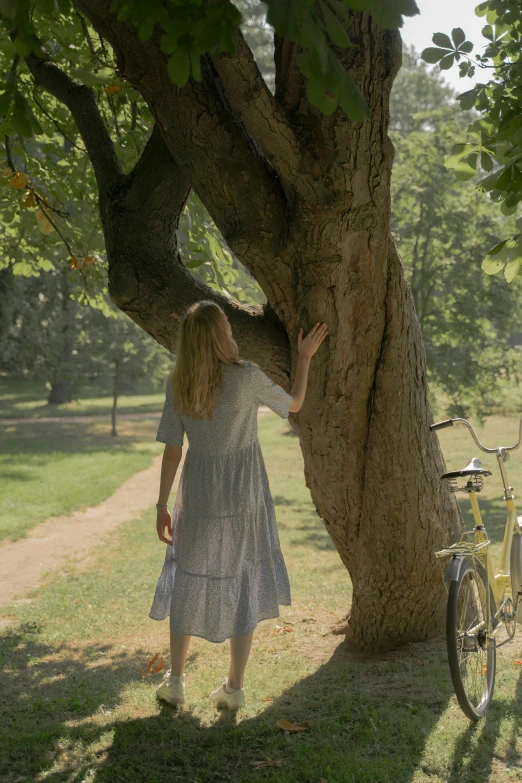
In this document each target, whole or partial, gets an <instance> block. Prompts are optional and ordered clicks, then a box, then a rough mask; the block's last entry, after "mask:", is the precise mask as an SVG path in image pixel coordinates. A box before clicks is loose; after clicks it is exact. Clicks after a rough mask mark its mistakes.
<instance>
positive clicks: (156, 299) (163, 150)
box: [102, 125, 290, 387]
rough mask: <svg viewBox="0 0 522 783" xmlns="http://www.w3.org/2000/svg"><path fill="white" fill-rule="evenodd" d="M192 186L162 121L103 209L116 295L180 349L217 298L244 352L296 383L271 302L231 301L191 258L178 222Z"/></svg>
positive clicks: (164, 340)
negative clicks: (194, 319)
mask: <svg viewBox="0 0 522 783" xmlns="http://www.w3.org/2000/svg"><path fill="white" fill-rule="evenodd" d="M189 192H190V185H189V182H188V180H187V179H186V178H185V176H184V175H183V172H182V171H181V169H180V167H179V166H178V164H177V163H176V161H175V160H174V158H173V157H172V155H171V154H170V152H169V150H168V148H167V146H166V143H165V140H164V138H163V135H162V132H161V129H160V128H159V126H158V125H156V126H155V127H154V130H153V132H152V134H151V137H150V139H149V141H148V143H147V146H146V147H145V150H144V151H143V154H142V156H141V158H140V160H139V161H138V163H137V164H136V166H135V167H134V169H133V171H132V172H131V173H130V174H128V175H127V176H126V177H124V178H123V180H122V184H121V187H120V188H119V189H118V191H117V192H116V193H115V194H114V198H113V199H111V201H110V202H109V203H107V204H106V205H105V207H104V208H103V209H102V219H103V223H104V230H105V237H106V247H107V255H108V259H109V291H110V294H111V297H112V299H113V301H114V302H115V303H116V304H117V305H118V307H119V308H120V309H122V310H123V311H124V312H126V313H127V315H129V316H130V317H131V318H132V319H133V320H134V321H135V322H136V323H137V324H139V325H140V326H141V327H142V328H144V329H145V330H146V331H147V332H148V333H149V334H151V335H152V336H153V337H154V338H155V339H156V340H157V341H158V342H159V343H161V344H162V345H164V346H165V347H166V348H168V349H169V350H170V351H173V350H174V348H175V344H176V339H177V333H178V328H179V324H180V322H181V318H182V316H183V314H184V312H185V310H186V308H187V307H189V306H190V305H191V304H194V303H195V302H198V301H201V300H202V299H210V300H212V301H214V302H216V303H217V304H219V305H220V307H222V309H223V310H224V311H225V313H226V314H227V316H228V318H229V320H230V323H231V325H232V328H233V329H234V335H235V339H236V342H237V344H238V347H239V352H240V354H241V356H244V357H248V358H250V359H252V360H253V361H256V362H258V363H259V364H262V365H263V367H265V368H266V370H267V372H268V373H269V374H270V375H271V377H272V378H273V379H274V380H276V382H278V383H280V384H281V385H283V386H285V387H288V385H289V373H290V346H289V342H288V335H287V333H286V331H285V329H284V328H283V326H282V325H281V323H280V321H279V319H278V318H277V316H276V315H275V313H273V311H272V310H271V308H270V307H269V306H267V305H265V306H264V307H259V306H254V307H247V306H245V305H242V304H240V303H239V302H235V301H233V300H230V299H228V298H226V297H225V296H223V295H221V294H219V293H218V292H217V291H214V290H213V289H212V288H210V287H209V286H207V285H206V284H205V283H204V282H203V281H201V280H199V279H198V278H197V277H195V276H194V275H193V274H192V273H191V272H190V270H188V269H187V268H186V267H185V265H184V264H183V262H182V260H181V258H180V255H179V252H178V248H177V241H176V228H177V226H178V222H179V216H180V214H181V211H182V210H183V207H184V205H185V202H186V199H187V197H188V194H189Z"/></svg>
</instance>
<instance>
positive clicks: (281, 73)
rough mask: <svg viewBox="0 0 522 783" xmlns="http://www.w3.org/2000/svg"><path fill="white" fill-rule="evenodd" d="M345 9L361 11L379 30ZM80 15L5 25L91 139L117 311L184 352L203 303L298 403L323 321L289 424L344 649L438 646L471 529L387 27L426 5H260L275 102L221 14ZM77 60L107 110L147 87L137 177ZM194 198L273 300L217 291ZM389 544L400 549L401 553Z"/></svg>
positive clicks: (126, 123) (36, 76)
mask: <svg viewBox="0 0 522 783" xmlns="http://www.w3.org/2000/svg"><path fill="white" fill-rule="evenodd" d="M354 5H357V6H358V7H359V8H360V7H363V6H366V7H369V6H370V5H371V8H372V15H370V13H369V12H368V11H364V12H360V11H354V10H353V8H352V7H350V6H354ZM412 6H413V8H412ZM76 8H77V9H78V11H79V12H80V13H81V14H85V17H86V19H87V20H89V21H88V22H87V21H85V20H84V21H83V22H82V20H81V19H79V18H78V16H77V15H71V16H68V17H67V19H66V18H65V17H64V15H63V11H62V16H61V17H58V13H57V12H52V9H47V10H45V12H44V13H41V8H37V9H36V10H35V11H34V13H33V15H32V17H31V18H32V21H33V25H34V26H33V28H32V29H30V30H29V32H28V33H27V28H26V27H25V26H24V21H23V19H22V18H21V17H20V16H19V15H18V11H17V13H16V14H15V15H14V16H13V17H12V18H11V19H10V20H7V26H8V27H9V29H10V31H11V37H12V39H14V42H15V45H16V46H17V47H18V55H19V57H21V58H22V59H21V61H20V62H19V63H18V66H17V68H18V70H19V72H20V74H23V77H20V79H19V82H17V84H19V85H22V83H23V78H25V79H26V80H27V89H28V92H27V97H26V96H25V93H24V97H26V101H27V103H28V105H29V108H30V110H31V112H33V113H34V116H35V117H37V119H38V122H39V123H40V124H41V125H42V129H43V128H44V125H45V126H46V127H47V123H46V122H45V121H44V118H42V116H41V114H40V113H38V107H37V106H36V107H35V104H33V103H31V102H30V99H32V92H34V93H35V94H36V95H37V96H38V97H39V99H40V102H41V101H42V100H43V101H44V102H45V101H48V103H46V104H45V105H46V110H48V109H47V106H49V105H50V104H51V105H54V101H56V102H57V103H60V102H61V103H63V104H64V105H65V106H67V108H68V109H69V110H70V112H71V115H72V118H73V120H74V122H75V123H76V128H77V131H75V130H74V126H73V123H72V122H71V123H70V124H69V125H68V128H69V129H70V131H71V132H72V133H73V135H74V138H73V140H74V141H75V142H76V141H77V140H78V133H79V134H80V136H81V140H82V142H83V144H84V145H85V147H86V148H87V150H88V152H89V156H90V159H91V162H92V166H93V170H94V174H95V177H96V182H97V186H98V190H99V203H100V217H101V221H102V225H103V229H104V237H105V245H106V252H107V259H108V266H109V291H110V294H111V297H112V299H113V300H114V301H115V303H116V304H117V305H118V307H119V308H120V309H122V310H123V311H124V312H126V313H127V314H128V315H129V316H130V317H131V318H132V319H133V320H134V321H135V322H136V323H138V324H139V325H141V326H142V327H143V328H144V329H145V330H146V331H148V332H149V334H151V335H153V336H154V337H155V338H156V339H157V340H158V342H160V343H161V344H163V345H165V346H166V347H170V348H172V347H173V346H174V341H175V338H176V333H177V324H178V323H179V317H180V316H181V314H182V312H183V311H184V309H185V307H186V306H187V305H188V304H190V303H192V302H194V301H197V300H199V299H201V298H202V297H209V298H213V299H214V300H215V301H217V302H219V303H220V304H221V305H222V306H223V308H224V309H225V311H226V312H227V315H228V316H229V319H230V321H231V323H232V326H233V328H234V332H235V334H236V336H237V340H238V343H239V348H240V352H241V354H242V355H243V356H247V357H249V358H251V359H253V360H254V361H257V362H258V363H259V364H260V365H261V366H262V367H263V368H264V369H265V370H266V371H267V372H268V373H269V374H270V375H271V377H272V378H274V380H276V381H278V382H279V383H281V384H282V385H283V386H285V387H286V388H289V383H290V378H291V375H292V371H293V368H294V367H295V362H296V359H297V356H296V345H297V331H298V329H299V328H300V327H301V326H304V328H305V329H308V328H309V327H310V326H311V325H312V324H313V323H315V322H316V321H318V320H321V321H323V320H324V321H327V322H328V323H329V326H330V329H331V331H330V335H331V336H330V338H329V341H328V344H327V345H326V344H325V346H324V348H323V349H322V353H320V354H319V355H318V357H317V359H316V361H315V363H314V365H313V368H312V372H311V374H310V379H309V386H308V393H307V401H306V404H305V406H304V407H303V409H302V410H301V411H300V413H299V415H298V416H292V424H293V426H294V428H295V429H296V431H297V432H298V434H299V437H300V443H301V448H302V451H303V455H304V460H305V476H306V482H307V485H308V486H309V488H310V490H311V494H312V498H313V500H314V503H315V505H316V508H317V510H318V512H319V514H320V516H321V517H322V518H323V519H324V521H325V524H326V527H327V529H328V530H329V532H330V535H331V536H332V538H333V540H334V542H335V544H336V546H337V549H338V551H339V554H340V556H341V558H342V561H343V563H344V564H345V565H346V566H347V568H348V569H349V571H350V574H351V576H352V581H353V586H354V591H353V600H352V606H351V613H350V618H349V623H348V624H347V626H346V628H345V632H346V634H347V641H348V643H349V644H350V645H351V646H353V647H356V648H358V649H367V650H368V649H387V648H391V647H394V646H396V645H398V644H402V643H405V642H408V641H413V640H418V639H424V638H427V637H429V636H430V635H432V634H433V633H438V631H439V629H440V626H441V622H442V617H443V613H444V604H445V591H444V587H443V585H442V584H441V581H440V572H439V569H438V567H437V565H436V563H435V560H434V557H433V550H434V549H436V548H437V547H438V546H441V545H443V544H445V543H449V540H450V539H452V538H453V537H454V536H455V534H456V529H457V528H458V526H459V521H458V515H457V511H456V508H455V505H454V504H453V503H452V501H451V499H450V496H449V494H448V493H447V492H446V490H445V489H444V487H442V488H441V483H440V480H439V474H440V472H442V469H443V465H442V460H441V456H440V452H439V449H438V445H437V441H436V438H435V437H433V436H432V434H431V433H430V432H429V424H430V423H431V421H432V414H431V410H430V407H429V401H428V390H427V381H426V370H425V362H424V353H423V349H422V341H421V334H420V329H419V325H418V321H417V319H416V316H415V310H414V306H413V300H412V298H411V294H410V292H409V289H408V286H407V283H406V280H405V278H404V274H403V269H402V266H401V263H400V260H399V257H398V255H397V251H396V249H395V245H394V242H393V240H392V238H391V237H390V232H389V227H390V226H389V221H390V172H391V165H392V158H393V153H392V148H391V145H390V144H389V141H388V139H387V129H388V115H389V110H388V105H389V94H390V90H391V86H392V82H393V79H394V77H395V75H396V73H397V71H398V69H399V66H400V40H399V36H398V34H397V33H396V32H394V31H393V30H391V29H385V27H383V26H382V25H383V24H384V25H386V24H388V25H390V26H391V27H393V26H394V25H396V24H398V22H399V21H400V11H401V10H407V11H408V10H409V11H410V12H412V10H415V7H414V4H412V3H408V2H406V3H403V4H402V5H401V3H393V4H390V3H382V2H378V1H377V0H374V2H372V3H371V4H370V3H369V2H368V3H364V2H360V1H359V0H357V3H355V0H353V1H352V0H350V2H347V3H341V2H336V0H331V1H330V0H329V2H328V3H321V4H315V3H312V2H309V3H308V2H306V3H281V2H278V3H275V2H271V3H269V4H268V8H269V21H270V22H271V23H272V25H273V26H274V27H275V31H276V35H275V43H274V52H275V57H274V64H275V94H274V95H272V93H271V92H270V90H269V89H268V87H267V86H266V84H265V82H264V81H263V79H262V77H261V75H260V73H259V70H258V68H257V65H256V63H255V61H254V59H253V57H252V53H251V51H250V49H249V48H248V46H247V45H246V43H245V41H244V38H243V37H242V35H241V34H240V33H239V31H238V29H237V21H235V20H236V19H237V16H236V15H235V9H233V7H232V6H231V4H230V3H226V2H224V0H222V1H221V2H215V3H203V4H201V6H190V7H189V5H188V4H186V3H178V4H174V3H172V4H166V5H163V4H150V3H147V4H144V3H142V2H137V3H136V2H130V1H129V2H126V3H124V4H122V5H121V6H117V7H114V6H112V5H111V3H110V2H109V0H82V2H78V3H77V4H76ZM17 9H18V4H17ZM150 9H152V10H150ZM180 14H181V15H182V14H185V16H180ZM390 16H391V17H393V19H390ZM211 17H213V24H212V26H209V19H211ZM180 20H181V21H180ZM183 20H185V21H184V25H183V24H182V22H183ZM187 20H188V21H187ZM218 21H219V24H218ZM85 25H86V26H87V28H86V29H87V32H88V35H87V34H86V32H85ZM27 35H28V36H29V38H28V37H27ZM30 36H35V37H33V38H31V37H30ZM89 40H90V41H91V44H92V47H93V51H90V50H89ZM71 44H73V46H71ZM224 49H226V51H223V50H224ZM203 52H204V53H203ZM15 59H16V57H15V58H13V63H14V61H15ZM86 62H89V63H92V65H91V66H90V67H89V68H88V70H89V73H90V74H91V75H92V74H94V77H95V78H98V77H99V76H100V75H101V76H102V77H103V78H105V74H106V73H107V71H104V69H109V71H110V73H111V84H110V85H105V86H107V87H108V86H110V87H111V88H112V87H114V88H116V87H119V88H120V90H119V91H118V90H114V92H113V94H116V93H118V94H119V93H123V94H124V93H125V90H127V89H130V90H134V91H136V92H137V93H139V95H140V96H141V97H140V98H135V100H136V102H137V110H136V111H138V113H139V116H140V117H142V118H143V119H145V118H147V117H148V116H150V117H152V118H153V119H154V126H153V128H150V122H149V124H148V127H149V133H150V136H149V138H148V140H147V143H146V146H145V148H144V149H143V152H142V153H141V156H140V157H139V159H138V161H137V162H136V163H131V162H130V161H129V158H127V157H126V155H127V153H128V151H129V150H130V149H132V145H131V144H130V143H128V141H130V140H131V139H132V136H127V129H128V132H129V133H132V132H133V131H131V125H132V111H131V109H130V107H129V106H126V105H125V104H123V105H122V106H121V108H118V106H116V109H115V112H116V117H117V119H118V129H116V126H115V122H114V115H113V114H112V111H111V113H110V114H107V116H106V112H105V109H104V108H102V109H100V108H99V106H100V103H101V102H102V101H103V100H105V98H104V95H106V94H107V93H105V92H104V88H103V87H102V86H96V85H95V86H94V88H90V87H89V86H88V85H87V84H86V81H85V78H84V76H82V70H85V65H84V63H86ZM80 63H81V65H80ZM187 66H188V67H187ZM79 70H80V73H79ZM10 89H11V92H13V90H14V88H13V87H12V86H11V87H10ZM21 89H22V87H21V86H19V87H18V86H17V94H18V93H19V92H20V90H21ZM6 92H7V90H6ZM102 93H103V94H102ZM46 94H50V95H51V96H52V99H48V98H47V97H46ZM131 95H132V94H131ZM132 99H134V96H133V98H132ZM14 101H15V98H14V97H13V95H11V97H10V98H9V107H8V110H7V115H6V116H7V120H6V122H9V123H10V125H9V128H10V130H12V122H13V119H14V118H15V116H16V118H18V117H19V115H20V109H19V108H17V109H16V110H15V106H14ZM19 105H20V99H18V104H17V106H19ZM42 105H44V104H42ZM102 105H103V106H104V104H102ZM118 111H119V112H120V113H121V116H122V119H121V122H120V121H119V118H120V114H118ZM49 113H50V114H51V116H52V113H51V112H49ZM147 113H148V114H147ZM111 115H112V121H111V120H110V117H111ZM366 118H367V121H366V122H364V123H363V122H362V121H363V120H364V119H366ZM29 121H30V122H31V123H32V119H31V116H29ZM145 127H147V125H146V124H145ZM19 130H20V128H19ZM31 130H32V126H31ZM118 131H119V136H118ZM15 132H17V131H16V128H15ZM53 132H54V131H53ZM20 148H21V149H20V151H19V154H20V155H23V145H20ZM191 190H194V191H195V192H196V193H197V195H198V197H199V198H200V200H201V202H202V203H203V204H204V205H205V207H206V208H207V210H208V212H209V214H210V215H211V217H212V220H213V221H214V223H215V224H216V226H217V227H218V229H219V230H220V231H221V233H222V235H223V237H224V239H225V240H226V242H227V244H228V247H229V248H230V250H231V252H232V253H233V254H234V255H235V257H236V258H237V259H239V260H240V261H241V263H242V264H243V265H244V266H245V267H246V268H247V269H248V270H249V272H250V273H251V274H252V275H253V276H254V278H255V279H256V280H257V282H258V283H259V285H260V287H261V289H262V290H263V293H264V294H265V296H266V299H267V304H266V305H264V306H261V307H259V306H257V307H256V306H249V307H247V306H244V305H241V303H240V302H236V301H235V300H234V301H232V300H230V299H229V298H228V297H226V296H224V295H221V294H218V292H217V291H216V290H215V289H213V288H211V287H209V286H207V285H206V284H204V283H203V281H202V280H200V279H199V278H198V277H197V276H196V275H194V274H193V273H192V272H191V270H190V269H189V268H187V266H186V264H185V263H184V262H183V257H182V255H181V254H180V251H179V246H178V243H177V238H176V230H177V228H178V225H179V219H180V215H181V213H182V211H183V208H184V206H185V203H186V200H187V198H188V195H189V193H190V191H191ZM81 260H84V258H83V257H81V258H79V261H81ZM91 266H92V265H91ZM419 465H422V466H423V472H422V475H419V470H418V466H419ZM419 519H422V520H423V523H422V524H419ZM390 531H393V541H394V542H396V541H400V542H402V543H403V546H402V551H401V556H400V557H399V558H398V557H396V554H397V550H396V549H395V546H391V545H390V543H391V535H390ZM420 586H422V587H421V588H420Z"/></svg>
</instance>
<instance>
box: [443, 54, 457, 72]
mask: <svg viewBox="0 0 522 783" xmlns="http://www.w3.org/2000/svg"><path fill="white" fill-rule="evenodd" d="M454 62H455V55H454V54H447V55H446V57H443V58H442V60H441V61H440V63H439V67H440V69H441V71H447V70H448V69H449V68H451V66H452V65H453V63H454Z"/></svg>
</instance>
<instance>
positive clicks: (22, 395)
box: [0, 377, 165, 419]
mask: <svg viewBox="0 0 522 783" xmlns="http://www.w3.org/2000/svg"><path fill="white" fill-rule="evenodd" d="M48 394H49V391H48V389H46V388H45V384H43V383H40V382H38V381H31V380H16V379H13V378H5V377H0V419H2V418H4V419H22V418H24V419H25V418H27V419H38V418H47V417H49V416H92V415H94V414H109V413H110V412H111V409H112V396H111V392H110V390H109V389H104V388H101V387H99V386H84V387H83V388H82V389H80V391H79V399H78V400H73V402H69V403H66V404H64V405H48V404H47V397H48ZM164 401H165V394H164V392H163V391H162V390H161V389H159V390H158V389H153V388H151V387H150V385H146V384H141V385H140V386H138V387H137V388H136V391H135V392H133V393H132V394H124V395H122V396H121V397H119V398H118V411H119V413H152V412H157V411H161V410H162V408H163V403H164Z"/></svg>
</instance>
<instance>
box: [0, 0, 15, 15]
mask: <svg viewBox="0 0 522 783" xmlns="http://www.w3.org/2000/svg"><path fill="white" fill-rule="evenodd" d="M0 14H1V15H2V16H5V17H6V19H15V18H16V0H0Z"/></svg>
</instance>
